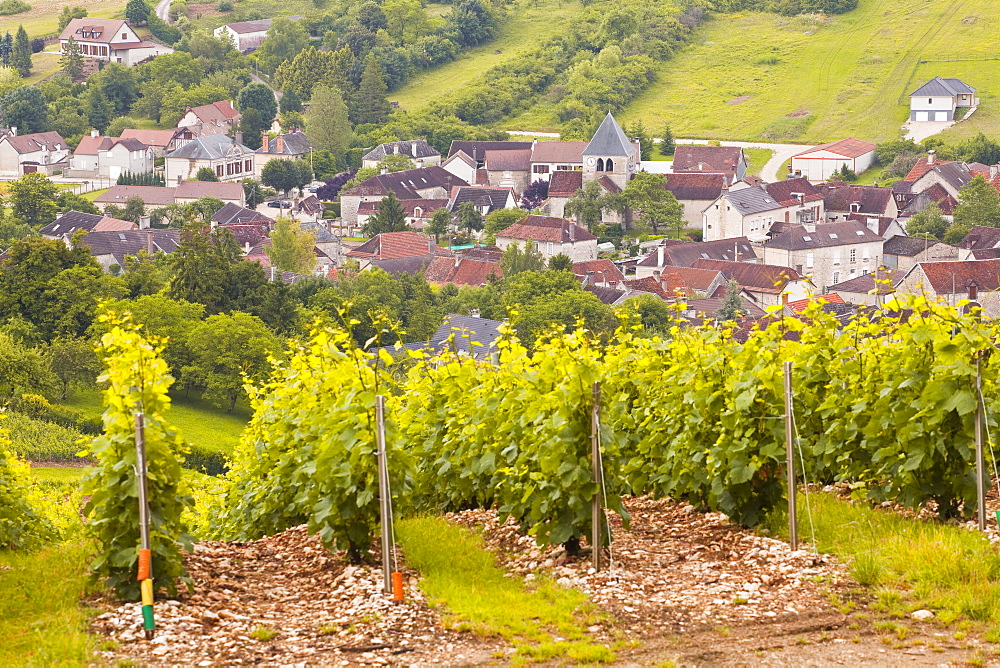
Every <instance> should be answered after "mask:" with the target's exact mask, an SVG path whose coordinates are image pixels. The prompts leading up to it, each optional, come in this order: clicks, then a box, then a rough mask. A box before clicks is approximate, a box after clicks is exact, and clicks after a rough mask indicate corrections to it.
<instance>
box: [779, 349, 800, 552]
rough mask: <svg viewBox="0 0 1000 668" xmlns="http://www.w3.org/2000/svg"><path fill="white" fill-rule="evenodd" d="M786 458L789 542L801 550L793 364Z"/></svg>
mask: <svg viewBox="0 0 1000 668" xmlns="http://www.w3.org/2000/svg"><path fill="white" fill-rule="evenodd" d="M783 366H784V367H785V457H786V459H787V463H786V466H785V470H786V471H787V472H788V541H789V543H791V546H792V549H793V550H797V549H799V526H798V518H797V517H796V512H795V444H794V441H795V428H794V426H793V425H792V363H791V362H785V363H784V365H783Z"/></svg>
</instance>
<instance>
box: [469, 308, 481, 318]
mask: <svg viewBox="0 0 1000 668" xmlns="http://www.w3.org/2000/svg"><path fill="white" fill-rule="evenodd" d="M469 317H470V318H478V317H479V309H477V308H471V309H469Z"/></svg>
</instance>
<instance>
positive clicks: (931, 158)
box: [927, 149, 937, 165]
mask: <svg viewBox="0 0 1000 668" xmlns="http://www.w3.org/2000/svg"><path fill="white" fill-rule="evenodd" d="M936 157H937V151H935V150H934V149H931V150H929V151H927V164H928V165H933V164H934V159H935V158H936Z"/></svg>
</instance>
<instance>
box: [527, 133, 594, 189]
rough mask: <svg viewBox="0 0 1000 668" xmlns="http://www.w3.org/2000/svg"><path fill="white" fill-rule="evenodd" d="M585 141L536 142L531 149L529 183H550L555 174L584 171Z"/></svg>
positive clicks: (586, 143)
mask: <svg viewBox="0 0 1000 668" xmlns="http://www.w3.org/2000/svg"><path fill="white" fill-rule="evenodd" d="M587 146H588V142H585V141H536V142H535V143H534V144H533V145H532V147H531V156H530V160H529V162H530V169H531V175H530V177H529V178H528V180H529V182H534V181H548V180H549V178H550V176H551V175H552V174H553V173H555V172H573V171H582V170H583V162H584V158H583V154H584V151H585V150H586V149H587Z"/></svg>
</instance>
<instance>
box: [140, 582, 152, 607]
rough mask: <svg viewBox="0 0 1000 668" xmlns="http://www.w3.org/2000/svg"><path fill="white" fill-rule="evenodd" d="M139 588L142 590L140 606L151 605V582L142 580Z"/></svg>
mask: <svg viewBox="0 0 1000 668" xmlns="http://www.w3.org/2000/svg"><path fill="white" fill-rule="evenodd" d="M139 588H140V589H141V590H142V604H143V605H153V581H152V580H143V581H142V582H141V583H140V584H139Z"/></svg>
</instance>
